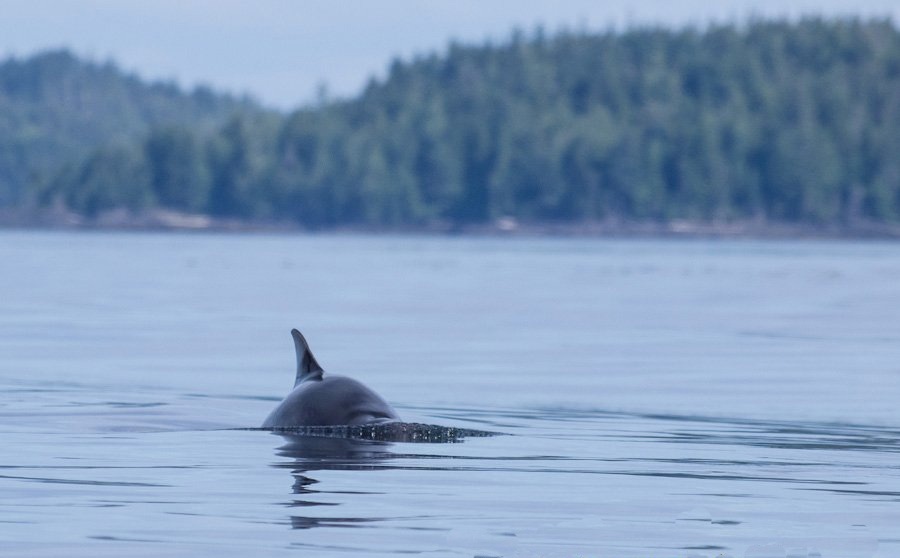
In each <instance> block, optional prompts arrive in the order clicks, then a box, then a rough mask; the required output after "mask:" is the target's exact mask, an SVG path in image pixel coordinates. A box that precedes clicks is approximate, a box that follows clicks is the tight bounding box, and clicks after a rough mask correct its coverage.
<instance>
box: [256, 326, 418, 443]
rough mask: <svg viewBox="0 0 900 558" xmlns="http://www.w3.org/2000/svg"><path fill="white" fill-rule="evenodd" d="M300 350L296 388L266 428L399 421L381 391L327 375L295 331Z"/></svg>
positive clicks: (295, 339) (280, 405)
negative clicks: (379, 392)
mask: <svg viewBox="0 0 900 558" xmlns="http://www.w3.org/2000/svg"><path fill="white" fill-rule="evenodd" d="M291 336H292V337H293V338H294V349H295V350H296V351H297V378H296V380H295V381H294V389H293V390H292V391H291V392H290V393H289V394H288V395H287V397H285V398H284V400H283V401H282V402H281V403H280V404H279V405H278V406H277V407H275V410H273V411H272V412H271V413H269V416H268V417H266V420H265V421H264V422H263V424H262V427H263V428H290V427H302V426H335V425H359V424H377V423H385V422H393V421H399V420H400V417H399V416H397V412H396V411H395V410H394V409H393V408H392V407H391V406H390V405H389V404H388V403H387V401H385V400H384V399H382V398H381V396H379V395H378V394H377V393H375V392H374V391H372V390H371V389H369V388H368V387H366V386H365V385H363V384H362V383H360V382H358V381H356V380H354V379H352V378H347V377H345V376H333V375H330V374H329V375H328V376H326V375H325V370H323V369H322V367H321V366H319V363H318V362H317V361H316V357H314V356H313V354H312V351H310V350H309V344H307V342H306V339H304V338H303V335H302V334H301V333H300V332H299V331H297V330H296V329H292V330H291Z"/></svg>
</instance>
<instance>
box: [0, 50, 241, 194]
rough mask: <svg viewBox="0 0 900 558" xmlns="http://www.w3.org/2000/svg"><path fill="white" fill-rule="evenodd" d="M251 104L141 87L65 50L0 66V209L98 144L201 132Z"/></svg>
mask: <svg viewBox="0 0 900 558" xmlns="http://www.w3.org/2000/svg"><path fill="white" fill-rule="evenodd" d="M248 109H250V110H256V109H255V108H254V107H253V106H252V104H251V103H249V102H247V101H245V100H239V99H235V98H232V97H228V96H224V95H219V94H216V93H214V92H212V91H211V90H209V89H207V88H198V89H196V90H194V91H193V92H190V93H186V92H184V91H182V90H180V89H179V88H178V87H176V86H174V85H172V84H167V83H147V82H144V81H141V80H140V79H138V78H137V77H135V76H133V75H129V74H126V73H124V72H122V71H121V70H120V69H119V68H117V67H116V66H115V65H113V64H111V63H107V64H97V63H93V62H85V61H83V60H79V59H78V58H76V57H75V56H73V55H72V54H71V53H69V52H68V51H65V50H58V51H51V52H45V53H43V54H38V55H36V56H33V57H31V58H27V59H22V60H19V59H9V60H6V61H5V62H2V63H0V207H3V206H8V205H14V204H20V203H25V202H26V201H27V200H25V199H23V198H25V197H27V196H28V195H30V194H31V192H30V191H29V188H30V187H33V186H34V184H35V183H36V182H40V181H41V180H44V179H47V178H48V175H49V174H51V173H55V172H57V171H58V170H59V167H60V165H61V164H62V163H64V162H67V161H72V160H80V159H83V158H84V157H85V156H87V155H88V154H89V153H91V152H92V151H93V150H94V149H96V148H98V147H99V146H102V145H111V144H129V143H134V142H136V141H137V140H138V139H139V138H142V137H143V136H145V135H146V134H147V133H148V132H149V131H150V130H151V129H154V128H157V127H160V126H165V125H178V126H186V127H190V128H191V129H192V130H194V131H196V132H198V133H202V132H204V131H211V130H213V129H215V128H218V127H220V126H221V125H222V123H223V122H224V121H225V119H227V118H228V117H229V116H231V115H232V114H234V113H235V112H238V111H245V110H248Z"/></svg>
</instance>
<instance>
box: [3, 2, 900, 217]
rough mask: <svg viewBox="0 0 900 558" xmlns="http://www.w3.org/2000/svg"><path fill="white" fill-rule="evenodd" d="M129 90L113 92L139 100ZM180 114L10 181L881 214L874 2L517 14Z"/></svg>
mask: <svg viewBox="0 0 900 558" xmlns="http://www.w3.org/2000/svg"><path fill="white" fill-rule="evenodd" d="M51 58H52V57H51ZM76 66H77V67H81V65H78V64H76ZM92 68H93V69H92V70H91V71H93V72H98V73H101V74H102V73H103V72H104V70H103V69H102V68H96V67H92ZM109 71H110V72H112V70H109ZM113 73H114V72H113ZM109 81H110V84H109V85H108V87H112V88H113V90H115V91H119V90H121V89H122V88H125V89H127V87H126V86H125V85H121V84H120V82H119V81H117V80H113V79H110V80H109ZM115 84H120V85H115ZM135 87H137V88H138V89H139V90H140V91H146V89H141V88H140V87H138V86H137V85H135ZM64 90H65V89H64ZM105 90H106V89H102V88H101V89H100V91H101V92H102V91H105ZM150 90H153V89H152V88H150ZM100 94H101V93H99V92H98V93H97V95H100ZM160 94H161V95H162V93H160ZM121 96H122V95H116V97H121ZM31 97H32V96H29V98H31ZM125 97H127V96H125ZM136 97H137V98H139V99H141V102H140V103H137V104H136V105H130V104H126V105H125V106H126V107H130V108H129V109H127V110H126V109H121V110H120V111H119V112H124V113H125V114H133V112H138V113H140V114H144V113H143V112H141V110H140V109H139V108H137V107H141V109H145V110H148V111H149V110H150V109H147V108H146V107H148V106H156V105H154V104H153V103H150V102H149V99H151V98H153V99H155V97H153V96H152V95H149V93H148V94H147V95H145V96H141V95H137V96H136ZM176 97H177V95H176ZM191 99H193V97H191ZM70 102H74V101H70ZM185 102H186V103H190V102H191V101H187V100H186V101H185ZM193 102H196V99H195V100H194V101H193ZM160 104H163V103H160ZM41 106H42V107H46V106H47V105H46V104H44V105H41ZM70 106H71V105H70ZM76 106H80V105H76ZM90 106H93V107H96V104H91V105H90ZM71 112H72V111H62V112H60V113H59V115H58V116H57V117H53V118H51V120H53V119H63V118H64V117H65V118H67V119H68V118H72V116H71V114H70V113H71ZM211 112H214V111H211ZM40 114H41V115H42V117H44V118H50V117H47V116H46V114H45V113H40ZM216 114H218V113H216ZM122 119H123V120H127V118H124V117H122ZM135 120H137V121H139V122H145V120H141V119H135ZM207 122H208V120H207ZM183 123H184V125H181V126H162V127H159V126H158V127H156V128H154V129H153V130H151V131H150V132H149V133H148V134H147V135H146V136H144V137H143V138H142V139H141V140H140V141H139V142H135V143H133V144H132V145H130V146H123V145H118V146H117V145H113V144H114V143H115V142H114V141H112V140H113V139H115V138H114V137H113V136H115V135H116V134H115V132H116V130H118V128H116V127H112V128H111V129H107V131H108V132H109V134H110V136H111V137H110V138H109V141H108V142H105V144H104V146H103V147H101V148H98V149H97V150H95V151H93V152H91V153H90V154H89V155H87V156H85V157H83V158H81V159H73V160H72V161H71V164H69V165H67V166H66V167H65V168H63V170H61V171H59V172H57V173H56V174H54V175H53V176H51V177H49V178H48V179H47V180H44V181H39V182H36V183H35V184H34V187H33V190H29V191H33V192H34V195H33V196H32V198H33V199H34V200H36V201H37V203H39V204H41V205H44V206H52V207H64V208H67V209H68V210H69V211H71V212H75V213H77V214H78V215H81V216H85V217H86V218H88V219H94V218H97V217H98V216H102V215H103V214H104V213H107V212H109V211H113V210H115V211H120V212H121V211H122V209H123V208H125V209H127V211H129V212H132V213H135V214H136V213H140V212H145V211H146V210H156V209H159V208H163V209H166V210H175V211H179V212H188V213H204V214H208V215H211V216H213V217H220V218H225V219H236V220H254V221H257V222H259V221H279V222H285V221H287V222H293V223H297V224H299V225H301V226H304V227H313V228H329V227H345V226H351V227H373V228H398V227H402V228H421V227H429V228H454V227H469V226H487V225H490V224H492V223H500V224H502V226H503V227H505V228H511V227H514V226H515V225H516V223H519V224H526V225H527V224H538V225H540V224H551V225H555V224H562V225H567V226H573V225H574V226H613V227H614V226H616V224H617V223H626V224H635V223H638V224H642V223H643V224H656V225H659V224H677V225H678V226H679V227H681V226H683V224H684V223H687V224H695V225H696V224H699V225H704V224H706V225H709V224H725V225H727V224H730V223H753V224H755V225H754V226H761V227H767V226H770V225H771V226H775V225H779V226H780V225H784V224H788V225H797V226H802V227H825V228H830V229H831V230H834V229H840V230H845V229H852V228H858V227H860V226H869V225H872V224H874V225H879V226H881V225H884V226H892V224H895V223H900V156H898V154H900V32H898V30H897V29H896V28H895V27H894V25H893V24H892V23H890V22H888V21H860V20H856V19H831V20H823V19H806V20H802V21H799V22H784V21H753V22H749V23H746V24H743V25H723V26H711V27H708V28H704V29H694V28H686V29H678V30H671V29H664V28H639V29H633V30H629V31H625V32H604V33H560V34H556V35H552V36H548V35H544V34H542V33H534V34H521V33H518V34H514V35H513V36H512V37H511V38H510V39H509V40H508V41H506V42H505V43H502V44H488V45H480V46H464V45H451V46H450V47H449V48H448V49H447V51H446V52H444V53H443V54H441V55H431V56H427V57H420V58H417V59H414V60H411V61H395V62H394V63H393V64H392V66H391V68H390V72H389V74H388V76H387V78H386V79H384V80H381V81H373V82H372V83H371V84H370V85H369V86H368V87H367V88H366V90H365V91H364V92H363V93H362V94H361V95H359V96H358V97H357V98H354V99H349V100H345V101H339V102H331V103H324V104H322V105H320V106H316V107H309V108H306V109H303V110H299V111H296V112H294V113H292V114H290V115H287V116H280V115H271V114H268V115H261V114H253V113H242V114H240V115H237V116H236V117H234V118H232V119H230V120H229V121H228V122H227V123H226V124H224V125H223V126H222V127H221V128H219V129H218V131H217V132H216V133H215V134H212V135H204V134H202V133H199V132H198V130H199V129H200V128H201V127H202V126H201V124H200V123H199V122H196V121H190V120H188V119H184V121H183ZM148 126H149V125H148ZM17 129H18V130H20V133H22V132H21V131H22V130H25V129H27V127H22V126H19V127H18V128H17ZM59 129H63V130H65V129H66V128H65V127H64V126H60V128H59ZM119 135H120V136H121V134H119ZM102 136H103V134H102V133H100V132H98V134H97V136H94V137H95V139H96V141H97V142H100V141H102ZM64 137H65V138H66V141H72V138H73V137H76V136H75V134H71V133H69V134H67V135H65V136H64ZM46 139H47V141H51V140H52V141H62V140H59V139H58V138H57V136H55V135H48V136H47V137H46ZM34 145H40V143H38V142H35V144H34ZM6 152H7V153H9V151H6ZM17 153H20V154H21V155H22V156H23V157H24V158H25V160H31V159H29V158H30V157H31V156H32V153H31V152H30V151H28V150H22V151H19V152H17ZM46 168H52V167H51V166H47V167H46ZM29 188H30V187H29ZM895 230H896V229H895Z"/></svg>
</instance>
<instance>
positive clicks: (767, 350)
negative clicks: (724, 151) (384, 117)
mask: <svg viewBox="0 0 900 558" xmlns="http://www.w3.org/2000/svg"><path fill="white" fill-rule="evenodd" d="M0 266H2V273H0V555H2V556H4V557H5V556H15V557H20V556H21V557H50V556H54V557H55V556H68V557H92V558H93V557H101V556H104V557H105V556H109V557H120V556H128V557H137V556H148V557H150V556H152V557H158V556H173V557H174V556H209V557H213V556H214V557H229V556H235V557H238V556H300V555H304V556H325V557H350V556H395V555H421V556H426V557H429V558H430V557H435V558H437V557H448V558H449V557H475V556H479V557H494V556H503V557H507V556H509V557H518V556H522V557H576V558H590V557H611V558H628V557H635V558H654V557H661V558H686V557H700V556H705V557H710V558H713V557H718V556H727V557H735V558H736V557H763V556H766V557H774V556H778V557H784V556H790V557H792V558H797V557H801V556H802V557H813V556H816V557H818V556H821V557H829V558H830V557H866V558H868V557H872V556H880V557H895V556H900V244H897V243H880V242H833V241H822V240H810V241H744V240H729V241H712V240H710V241H707V240H606V239H559V238H557V239H554V238H531V239H528V238H471V237H459V238H453V237H412V236H410V237H406V236H403V237H391V236H378V237H365V236H353V235H343V236H342V235H336V236H329V235H288V234H285V235H264V234H243V235H242V234H175V233H165V234H162V233H161V234H150V233H146V234H144V233H140V234H136V233H131V234H129V233H105V232H104V233H100V232H96V233H72V232H16V231H7V232H3V233H0ZM292 327H296V328H299V329H300V330H301V331H302V332H303V333H304V334H305V335H306V337H307V339H308V340H309V342H310V344H311V346H312V348H313V350H314V352H315V354H316V357H317V359H318V361H319V362H320V363H321V364H322V366H323V367H324V368H325V370H326V373H340V374H345V375H349V376H353V377H355V378H357V379H359V380H361V381H363V382H365V383H366V384H367V385H369V386H370V387H372V388H373V389H375V390H376V391H377V392H378V393H380V394H381V395H382V396H383V397H384V398H386V399H387V400H388V401H390V402H391V403H392V404H393V405H394V407H395V408H396V409H397V410H398V412H399V413H400V414H401V416H402V418H403V419H404V420H405V421H409V422H419V423H427V424H437V425H444V426H452V427H462V428H469V429H478V430H486V431H492V432H498V433H502V434H503V435H502V436H493V437H483V438H482V437H478V438H464V439H463V440H462V441H461V442H460V443H443V444H441V443H407V442H400V443H381V442H370V441H359V440H350V439H337V438H335V439H327V438H326V439H321V438H319V439H310V440H309V443H308V444H291V443H288V442H287V441H286V439H285V438H283V437H282V436H280V435H277V434H274V433H272V432H266V431H258V430H242V428H248V427H256V426H259V424H260V423H261V421H262V420H263V418H264V417H265V416H266V414H267V413H268V412H269V411H270V410H271V409H272V408H273V407H274V406H275V405H276V404H277V402H278V401H279V400H280V398H281V397H283V396H284V395H285V394H286V393H287V392H288V390H289V389H290V388H291V386H292V385H293V379H294V366H295V365H294V351H293V348H292V344H291V338H290V335H289V331H290V329H291V328H292Z"/></svg>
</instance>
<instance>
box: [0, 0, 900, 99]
mask: <svg viewBox="0 0 900 558" xmlns="http://www.w3.org/2000/svg"><path fill="white" fill-rule="evenodd" d="M800 14H828V15H835V14H840V15H860V16H890V17H892V18H893V20H894V21H895V22H897V21H900V0H858V1H855V2H853V1H847V0H816V1H807V0H755V1H751V0H716V1H710V0H547V1H536V0H512V1H506V0H449V1H448V0H439V1H438V0H354V1H351V0H303V1H301V0H293V1H291V0H246V1H238V0H150V1H146V2H141V1H138V0H54V1H50V0H0V55H3V56H4V57H6V56H9V55H16V56H25V55H29V54H32V53H34V52H36V51H41V50H46V49H49V48H57V47H68V48H71V49H72V50H74V51H75V52H76V53H78V54H80V55H85V56H88V57H90V58H92V59H95V60H107V59H113V60H115V61H116V62H117V63H118V64H119V65H120V66H121V67H123V68H125V69H127V70H131V71H135V72H137V73H138V74H140V75H141V76H143V77H145V78H152V79H174V80H176V81H178V82H179V83H180V84H182V85H185V86H193V85H196V84H198V83H206V84H209V85H212V86H214V87H215V88H217V89H221V90H226V91H231V92H235V93H249V94H251V95H252V96H254V97H255V98H257V99H258V100H260V101H262V102H264V103H266V104H269V105H272V106H277V107H281V108H289V107H293V106H296V105H298V104H300V103H303V102H306V101H309V100H310V99H312V98H313V96H314V92H315V90H316V86H317V84H319V83H323V82H324V83H327V84H328V86H329V89H330V91H332V92H333V93H335V94H338V95H349V94H353V93H355V92H357V91H359V89H360V88H361V87H362V85H363V84H364V83H365V82H366V80H367V79H368V78H369V77H370V76H372V75H383V73H384V70H385V68H386V66H387V64H388V62H389V61H390V60H391V59H392V58H393V57H395V56H401V57H409V56H411V55H413V54H416V53H426V52H430V51H435V50H438V51H439V50H442V49H443V48H444V47H445V46H446V44H447V42H448V41H449V40H451V39H458V40H460V41H462V42H481V41H483V40H485V39H488V38H493V39H498V38H499V39H502V38H504V37H506V36H508V34H509V32H510V30H511V29H512V28H513V27H516V26H518V27H521V28H524V29H531V28H533V27H534V26H535V25H537V24H543V25H544V26H545V27H546V28H547V29H548V30H551V31H552V30H554V29H558V28H560V27H563V26H568V27H573V28H586V29H604V28H607V27H610V26H617V27H623V26H627V25H630V24H639V23H661V24H665V25H675V26H677V25H684V24H688V23H701V24H702V23H705V22H708V21H710V20H715V21H741V20H744V19H746V18H747V17H748V16H789V17H796V16H797V15H800Z"/></svg>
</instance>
